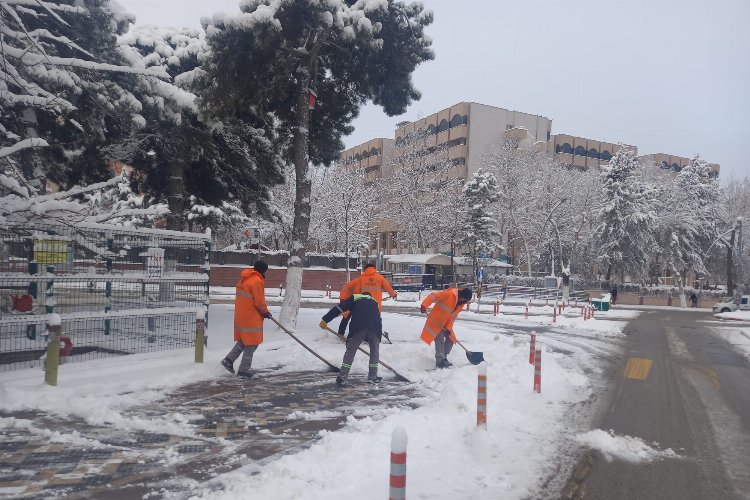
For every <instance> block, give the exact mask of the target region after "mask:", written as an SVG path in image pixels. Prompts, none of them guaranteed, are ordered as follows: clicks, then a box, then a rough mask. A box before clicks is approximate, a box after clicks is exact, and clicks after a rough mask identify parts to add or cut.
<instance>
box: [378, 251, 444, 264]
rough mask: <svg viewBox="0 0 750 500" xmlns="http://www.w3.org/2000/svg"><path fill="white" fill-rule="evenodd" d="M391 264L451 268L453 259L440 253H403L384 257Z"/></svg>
mask: <svg viewBox="0 0 750 500" xmlns="http://www.w3.org/2000/svg"><path fill="white" fill-rule="evenodd" d="M384 258H385V259H387V260H388V262H390V263H391V264H430V265H434V266H450V265H451V258H450V257H449V256H448V255H443V254H440V253H402V254H398V255H390V256H384Z"/></svg>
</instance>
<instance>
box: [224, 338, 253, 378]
mask: <svg viewBox="0 0 750 500" xmlns="http://www.w3.org/2000/svg"><path fill="white" fill-rule="evenodd" d="M257 348H258V346H257V345H243V344H242V341H240V342H237V343H236V344H234V347H232V350H231V351H229V354H227V359H228V360H229V361H231V362H232V363H234V362H235V361H236V360H237V358H239V357H240V354H242V361H240V367H239V368H238V369H237V372H238V373H250V365H252V364H253V354H255V350H256V349H257Z"/></svg>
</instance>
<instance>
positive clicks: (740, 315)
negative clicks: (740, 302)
mask: <svg viewBox="0 0 750 500" xmlns="http://www.w3.org/2000/svg"><path fill="white" fill-rule="evenodd" d="M714 317H715V318H718V319H731V320H735V321H750V311H733V312H725V313H718V314H714Z"/></svg>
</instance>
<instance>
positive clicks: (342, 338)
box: [326, 327, 411, 384]
mask: <svg viewBox="0 0 750 500" xmlns="http://www.w3.org/2000/svg"><path fill="white" fill-rule="evenodd" d="M326 330H328V331H329V332H331V333H332V334H334V335H335V336H337V337H338V338H340V339H341V340H343V341H346V339H345V338H344V337H342V336H341V335H339V332H337V331H335V330H331V329H330V328H328V327H326ZM357 349H358V350H359V351H361V352H363V353H365V354H367V355H368V356H369V355H370V353H369V352H367V350H366V349H362V348H361V347H357ZM378 363H380V364H381V365H383V366H384V367H386V368H387V369H389V370H390V371H392V372H393V374H394V375H396V379H397V380H400V381H401V382H408V383H410V384H411V380H409V379H408V378H406V377H404V376H403V375H401V374H400V373H399V372H397V371H396V370H394V369H393V368H391V367H390V366H388V365H387V364H385V363H383V362H382V361H380V360H378Z"/></svg>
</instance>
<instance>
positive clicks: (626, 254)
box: [595, 148, 656, 281]
mask: <svg viewBox="0 0 750 500" xmlns="http://www.w3.org/2000/svg"><path fill="white" fill-rule="evenodd" d="M640 169H641V166H640V164H639V163H638V160H637V158H636V156H635V152H634V151H633V150H631V149H628V148H621V149H620V150H618V151H617V153H615V155H614V156H613V157H612V159H611V160H610V161H609V164H608V165H605V166H604V167H602V172H601V180H602V189H603V195H602V198H603V199H602V205H601V207H600V208H599V213H598V222H599V224H598V226H597V227H596V229H595V238H596V239H598V240H599V260H600V262H602V263H603V264H604V265H605V266H606V267H607V275H606V279H607V281H609V280H610V277H611V274H612V272H613V271H615V272H621V273H630V274H631V275H633V276H642V275H643V274H644V273H645V269H646V266H647V264H648V263H649V260H650V258H651V254H652V252H653V250H654V248H655V243H654V224H655V222H656V215H655V212H654V210H653V198H654V194H653V193H652V192H650V190H649V189H648V187H647V186H645V185H644V184H643V183H642V182H641V178H640Z"/></svg>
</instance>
